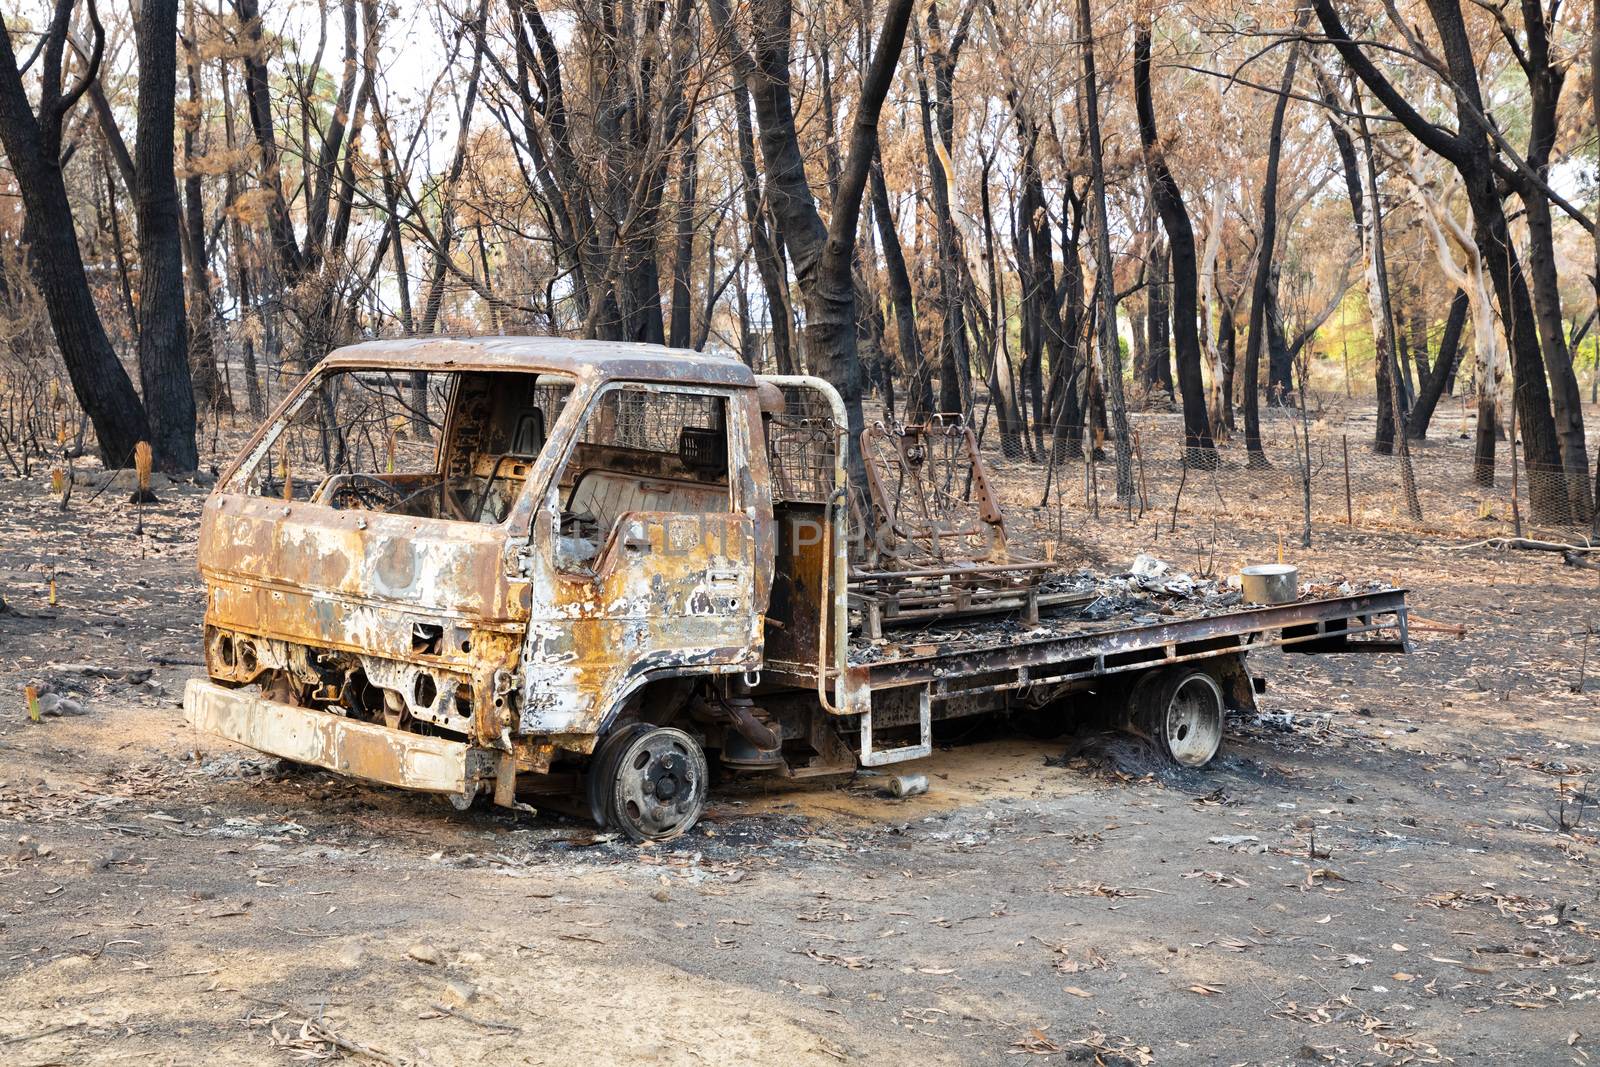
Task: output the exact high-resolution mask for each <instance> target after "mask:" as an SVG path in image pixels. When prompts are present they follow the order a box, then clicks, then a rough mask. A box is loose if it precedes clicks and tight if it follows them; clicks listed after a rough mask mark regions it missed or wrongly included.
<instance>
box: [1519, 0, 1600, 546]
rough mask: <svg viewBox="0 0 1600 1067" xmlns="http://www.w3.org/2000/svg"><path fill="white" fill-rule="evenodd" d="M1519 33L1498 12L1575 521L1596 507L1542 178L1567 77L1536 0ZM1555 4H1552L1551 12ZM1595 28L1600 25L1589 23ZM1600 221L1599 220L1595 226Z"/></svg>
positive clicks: (1543, 340) (1525, 7)
mask: <svg viewBox="0 0 1600 1067" xmlns="http://www.w3.org/2000/svg"><path fill="white" fill-rule="evenodd" d="M1521 8H1522V24H1523V34H1522V42H1521V43H1520V44H1519V42H1518V39H1517V34H1516V33H1515V32H1514V30H1513V29H1512V27H1511V25H1510V23H1509V22H1508V21H1506V19H1505V17H1504V15H1503V14H1502V15H1500V16H1499V21H1500V26H1501V31H1502V33H1503V34H1504V35H1505V38H1506V40H1507V42H1508V43H1509V45H1510V48H1511V53H1512V55H1513V56H1515V57H1516V59H1517V61H1518V62H1519V63H1520V64H1521V65H1522V70H1523V73H1524V74H1525V75H1526V76H1527V79H1528V93H1529V109H1528V149H1527V152H1526V153H1525V154H1524V157H1523V158H1524V161H1525V162H1526V163H1527V165H1528V169H1529V171H1531V172H1532V173H1531V174H1530V173H1528V171H1523V170H1521V169H1517V170H1513V171H1511V173H1510V179H1511V182H1512V184H1513V185H1514V186H1515V188H1516V190H1517V194H1518V196H1519V197H1520V198H1521V200H1522V203H1523V205H1524V206H1525V207H1526V208H1527V217H1528V269H1529V273H1530V274H1531V275H1532V282H1533V308H1534V313H1535V317H1536V318H1537V320H1538V323H1539V341H1540V347H1541V348H1542V349H1543V351H1544V362H1545V370H1546V371H1547V372H1548V373H1549V375H1550V399H1551V401H1552V404H1553V405H1554V409H1555V424H1556V434H1557V436H1558V437H1559V438H1560V441H1561V463H1562V467H1563V468H1564V470H1565V472H1566V476H1567V494H1568V498H1569V501H1570V504H1571V506H1572V509H1573V518H1574V520H1576V521H1586V520H1588V519H1589V517H1590V513H1591V512H1592V511H1593V508H1594V498H1593V494H1592V492H1591V490H1590V487H1589V451H1588V442H1587V439H1586V438H1585V437H1584V432H1583V392H1582V391H1581V390H1580V389H1579V388H1578V376H1577V374H1576V373H1574V371H1573V368H1572V353H1571V351H1570V350H1569V349H1568V348H1567V331H1566V323H1565V322H1564V321H1563V319H1562V315H1561V284H1560V279H1559V277H1558V276H1557V272H1556V250H1555V227H1554V220H1553V219H1552V218H1551V211H1550V197H1549V195H1548V194H1547V193H1546V192H1545V186H1546V184H1547V183H1548V181H1549V178H1550V154H1551V152H1552V150H1553V149H1554V148H1555V144H1556V132H1557V127H1558V124H1559V120H1558V116H1557V108H1558V106H1559V105H1560V103H1561V90H1562V87H1563V85H1564V84H1565V82H1566V77H1567V61H1566V60H1561V61H1557V60H1556V57H1555V56H1553V55H1552V50H1551V47H1550V24H1549V22H1548V21H1547V19H1546V15H1545V10H1544V8H1543V6H1542V5H1541V4H1540V3H1539V0H1521ZM1554 13H1555V5H1554V4H1552V5H1551V8H1550V18H1551V19H1553V18H1554ZM1591 31H1592V32H1593V33H1600V27H1592V28H1591ZM1597 229H1600V227H1597Z"/></svg>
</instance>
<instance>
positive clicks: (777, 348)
mask: <svg viewBox="0 0 1600 1067" xmlns="http://www.w3.org/2000/svg"><path fill="white" fill-rule="evenodd" d="M735 51H736V52H737V53H738V56H737V59H738V60H742V62H743V65H744V66H745V67H746V68H748V67H749V54H748V53H747V52H745V51H744V50H743V49H742V48H738V49H736V50H735ZM736 68H737V63H736ZM734 73H735V76H734V79H733V114H734V118H735V120H736V121H735V125H736V127H737V132H738V136H739V170H740V173H741V174H742V175H743V178H744V180H743V181H742V182H741V186H742V190H741V191H742V192H743V193H744V213H745V223H746V225H748V226H749V228H750V247H751V252H752V253H753V254H754V256H755V261H756V273H757V275H758V276H759V277H760V279H761V291H762V293H763V295H765V297H766V302H767V321H768V323H769V326H770V329H771V337H772V356H773V363H774V364H776V366H777V368H778V373H779V374H794V373H795V372H796V371H797V370H798V369H799V365H798V364H797V363H796V362H795V356H794V336H793V333H794V316H793V315H792V314H790V311H789V285H788V277H787V273H786V271H785V270H784V263H783V250H782V248H781V247H780V244H779V242H778V237H777V233H776V228H775V227H774V226H772V225H770V224H769V220H768V219H767V213H766V210H765V209H764V208H763V207H762V206H761V177H760V175H759V173H758V172H757V171H756V148H755V134H754V132H753V131H752V130H751V128H750V90H749V88H748V86H747V85H746V79H747V77H748V76H749V71H748V69H746V70H739V69H735V72H734ZM885 195H886V196H887V194H885ZM879 225H880V226H881V225H882V223H881V222H880V223H879ZM885 244H887V242H885ZM899 247H900V245H899V242H898V241H897V242H896V243H895V250H896V251H899ZM903 265H904V261H903V260H902V266H903ZM907 284H908V285H909V283H907ZM902 344H903V342H902Z"/></svg>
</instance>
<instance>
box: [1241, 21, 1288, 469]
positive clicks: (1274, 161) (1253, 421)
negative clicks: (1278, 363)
mask: <svg viewBox="0 0 1600 1067" xmlns="http://www.w3.org/2000/svg"><path fill="white" fill-rule="evenodd" d="M1298 23H1299V17H1298V16H1297V17H1296V24H1297V27H1298ZM1299 57H1300V43H1299V41H1295V42H1294V43H1293V44H1291V45H1290V46H1289V58H1288V59H1287V60H1286V61H1285V62H1284V65H1283V80H1282V82H1281V83H1280V85H1279V86H1278V102H1277V103H1276V104H1275V105H1274V106H1273V108H1272V129H1271V132H1270V133H1269V134H1268V136H1267V176H1266V180H1265V181H1264V182H1263V183H1262V186H1261V241H1260V245H1259V247H1258V250H1257V252H1256V275H1255V280H1254V282H1253V283H1252V284H1251V287H1250V333H1249V335H1248V336H1247V337H1246V339H1245V347H1244V447H1245V450H1246V452H1247V454H1248V457H1249V458H1248V459H1247V461H1246V462H1247V463H1248V464H1249V465H1250V466H1252V467H1262V466H1265V465H1266V462H1267V454H1266V450H1265V449H1264V448H1262V446H1261V350H1262V345H1263V344H1264V343H1265V342H1266V339H1267V330H1268V329H1269V322H1268V316H1269V313H1270V311H1271V307H1270V304H1271V301H1270V299H1269V297H1270V293H1269V291H1268V290H1269V288H1270V286H1271V283H1272V255H1273V252H1274V248H1273V246H1274V245H1275V244H1276V243H1277V237H1278V161H1279V159H1280V157H1281V156H1282V155H1283V117H1284V113H1285V112H1286V111H1287V110H1288V107H1289V94H1290V93H1291V92H1292V91H1293V90H1294V71H1295V66H1296V65H1297V63H1296V61H1297V60H1298V59H1299Z"/></svg>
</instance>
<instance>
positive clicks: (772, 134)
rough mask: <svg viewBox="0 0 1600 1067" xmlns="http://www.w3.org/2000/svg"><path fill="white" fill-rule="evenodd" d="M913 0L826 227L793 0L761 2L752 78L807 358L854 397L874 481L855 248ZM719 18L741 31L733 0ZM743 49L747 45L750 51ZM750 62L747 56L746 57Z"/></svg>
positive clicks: (892, 42) (901, 10) (867, 103)
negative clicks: (810, 161) (800, 93)
mask: <svg viewBox="0 0 1600 1067" xmlns="http://www.w3.org/2000/svg"><path fill="white" fill-rule="evenodd" d="M911 7H912V4H911V0H891V3H890V4H889V6H888V8H887V10H886V11H885V12H884V21H883V29H882V31H881V33H880V36H879V39H878V46H877V50H876V51H875V52H874V53H873V56H872V62H871V65H870V67H869V69H868V71H867V76H866V79H865V81H864V83H863V85H862V89H861V95H860V99H859V100H858V101H857V104H856V109H855V115H854V119H853V122H852V125H851V132H850V152H849V155H848V156H847V158H846V162H845V166H844V170H843V172H842V173H841V175H840V179H839V192H838V195H837V196H836V197H835V198H834V203H833V205H832V207H833V210H832V212H831V218H830V220H829V223H828V225H826V226H824V225H823V222H822V216H821V215H820V214H819V213H818V211H817V205H816V201H815V199H814V198H813V196H812V193H811V185H810V183H809V181H808V180H807V178H806V169H805V157H804V156H803V155H802V154H801V151H800V141H799V136H798V133H797V131H796V129H795V118H794V103H793V97H792V94H791V91H790V83H789V51H790V35H791V20H792V14H793V13H792V11H791V8H790V0H758V2H757V3H756V4H755V9H754V16H755V21H756V35H755V37H756V40H755V63H754V71H755V76H752V77H751V78H750V79H749V84H750V95H751V97H752V99H753V101H754V103H755V111H756V121H757V123H758V125H759V126H760V128H761V151H762V155H763V157H764V158H765V159H766V163H767V196H768V200H769V202H770V203H771V204H772V209H773V214H774V215H775V216H776V217H777V218H778V220H779V224H780V226H781V227H782V229H783V231H784V237H785V240H786V242H787V243H788V246H789V249H790V252H791V256H792V259H793V262H794V269H795V277H796V279H797V280H798V281H799V284H800V290H801V294H802V296H803V297H804V299H805V306H806V333H805V340H806V358H807V362H808V363H809V364H810V366H811V368H812V372H813V373H815V374H817V375H819V376H820V377H823V378H826V379H827V380H828V381H829V383H831V384H832V385H833V387H834V388H835V389H837V390H838V391H839V395H840V397H841V398H842V399H843V400H844V404H845V413H846V417H847V421H848V426H847V427H846V431H847V438H846V441H847V447H848V453H849V458H848V462H847V467H848V470H849V473H850V479H851V481H852V483H854V484H855V485H856V486H857V487H858V488H859V489H861V490H863V491H864V490H865V487H866V467H865V466H864V464H863V462H862V458H861V431H862V429H863V428H864V419H863V417H862V411H861V365H860V357H859V354H858V352H857V348H856V299H855V272H854V270H853V266H854V253H855V242H856V229H857V223H858V222H859V220H860V216H861V199H862V195H861V194H862V192H863V190H864V189H865V187H866V183H867V174H868V171H869V170H870V169H871V162H872V155H873V152H874V151H875V150H876V147H877V140H878V138H877V130H878V115H879V113H880V112H881V110H882V108H883V100H884V97H886V96H887V95H888V92H889V85H890V82H891V81H892V80H893V77H894V70H895V66H896V65H897V63H898V62H899V58H900V50H901V47H902V46H903V45H904V43H905V33H906V24H907V22H908V21H909V19H910V16H911ZM711 10H712V18H713V20H714V21H715V22H716V23H717V24H718V26H719V28H721V29H722V30H723V32H731V25H732V19H731V16H730V15H729V12H728V9H727V3H726V0H712V2H711ZM741 51H742V50H741ZM737 65H738V66H740V67H743V66H746V64H745V63H742V62H741V63H738V64H737Z"/></svg>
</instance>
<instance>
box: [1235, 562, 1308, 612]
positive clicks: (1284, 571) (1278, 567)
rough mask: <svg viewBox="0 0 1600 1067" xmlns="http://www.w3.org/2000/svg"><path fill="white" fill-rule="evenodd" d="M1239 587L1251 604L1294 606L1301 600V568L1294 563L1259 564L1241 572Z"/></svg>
mask: <svg viewBox="0 0 1600 1067" xmlns="http://www.w3.org/2000/svg"><path fill="white" fill-rule="evenodd" d="M1239 586H1240V588H1241V589H1242V590H1243V591H1244V599H1245V601H1246V602H1247V603H1250V604H1292V603H1294V602H1295V601H1296V600H1298V599H1300V568H1299V567H1296V566H1295V565H1294V564H1293V563H1259V564H1257V565H1255V566H1254V567H1246V568H1244V569H1243V570H1241V571H1240V572H1239Z"/></svg>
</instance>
